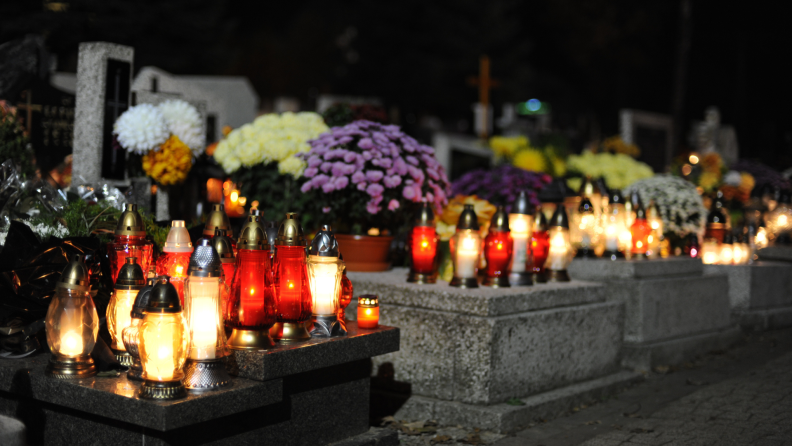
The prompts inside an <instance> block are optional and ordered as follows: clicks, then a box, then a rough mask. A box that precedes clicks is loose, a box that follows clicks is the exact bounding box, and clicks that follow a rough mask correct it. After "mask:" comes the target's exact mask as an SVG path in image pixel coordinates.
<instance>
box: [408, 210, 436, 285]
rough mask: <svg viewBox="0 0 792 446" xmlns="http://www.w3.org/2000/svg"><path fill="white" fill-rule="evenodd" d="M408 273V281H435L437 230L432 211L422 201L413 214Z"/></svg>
mask: <svg viewBox="0 0 792 446" xmlns="http://www.w3.org/2000/svg"><path fill="white" fill-rule="evenodd" d="M409 247H410V275H409V276H408V277H407V281H408V282H413V283H435V282H436V281H437V263H436V262H435V259H436V257H437V231H436V230H435V220H434V212H432V208H431V207H430V206H429V203H427V202H425V201H424V202H423V203H422V204H421V208H420V209H419V210H418V212H417V213H416V214H415V219H414V221H413V228H412V231H411V232H410V241H409Z"/></svg>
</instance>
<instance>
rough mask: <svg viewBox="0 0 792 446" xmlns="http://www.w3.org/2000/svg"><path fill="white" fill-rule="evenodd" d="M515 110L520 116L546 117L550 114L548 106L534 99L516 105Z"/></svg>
mask: <svg viewBox="0 0 792 446" xmlns="http://www.w3.org/2000/svg"><path fill="white" fill-rule="evenodd" d="M515 110H516V111H517V114H520V115H546V114H548V113H550V104H548V103H547V102H542V101H540V100H539V99H535V98H534V99H529V100H527V101H525V102H519V103H517V105H516V106H515Z"/></svg>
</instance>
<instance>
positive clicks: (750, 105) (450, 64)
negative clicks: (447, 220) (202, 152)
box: [0, 0, 792, 168]
mask: <svg viewBox="0 0 792 446" xmlns="http://www.w3.org/2000/svg"><path fill="white" fill-rule="evenodd" d="M64 3H65V4H66V5H65V6H66V10H65V11H62V12H52V11H50V10H49V9H53V8H45V7H44V6H43V5H42V1H41V0H38V1H29V0H13V1H4V2H0V42H5V41H8V40H11V39H14V38H19V37H22V36H24V35H25V34H27V33H38V34H42V35H44V36H45V37H46V42H47V45H48V49H49V51H51V52H52V53H53V54H55V55H57V61H58V70H59V71H76V59H77V45H78V43H79V42H81V41H90V40H105V41H111V42H116V43H121V44H127V45H133V46H135V64H136V67H137V68H140V67H142V66H146V65H155V66H158V67H160V68H163V69H165V70H167V71H170V72H173V73H176V74H225V75H244V76H247V77H249V78H250V80H251V81H252V82H253V85H254V86H255V88H256V89H257V91H258V92H259V94H260V95H261V97H262V99H263V100H265V101H267V100H270V101H271V100H272V99H273V98H274V97H276V96H293V97H297V98H299V99H300V101H301V103H302V105H303V108H307V109H311V108H312V107H313V105H314V101H315V99H316V97H317V96H318V95H319V94H321V93H333V94H352V95H367V96H377V97H380V98H382V100H383V101H384V102H385V104H386V106H388V107H391V106H396V107H398V108H399V110H400V116H401V119H402V124H404V125H406V126H407V128H408V130H409V129H410V127H414V126H415V125H417V124H415V123H418V122H420V118H421V117H424V116H429V115H431V116H437V117H439V118H440V119H441V120H442V122H443V124H444V125H445V126H446V127H447V128H449V129H454V128H456V126H457V124H458V123H459V121H460V120H468V121H470V120H471V118H472V117H471V113H470V104H471V103H473V102H475V101H476V99H477V91H476V89H475V88H473V87H470V86H468V85H467V84H466V78H467V77H468V76H472V75H476V74H477V70H478V58H479V56H480V55H481V54H488V55H489V56H490V58H491V61H492V69H493V76H494V77H496V78H498V79H499V80H500V82H501V86H500V88H498V89H496V90H495V91H493V93H492V99H493V102H494V104H495V106H496V110H499V107H500V104H502V103H503V102H518V101H525V100H527V99H530V98H534V97H535V98H539V99H541V100H543V101H548V102H549V103H550V104H551V105H552V107H553V113H554V115H553V121H554V124H555V125H556V126H557V127H558V129H559V130H560V131H565V132H567V133H568V134H577V135H578V136H577V138H576V139H574V142H575V144H576V145H575V146H574V147H572V149H573V150H578V151H579V150H580V149H581V148H582V145H583V143H585V142H586V139H587V138H588V137H590V136H592V135H596V134H597V133H599V135H600V136H603V137H604V136H609V135H611V134H615V133H617V132H618V110H619V109H621V108H635V109H641V110H647V111H654V112H660V113H666V114H671V112H672V98H673V94H674V91H675V82H674V79H675V70H676V69H677V48H678V43H679V23H680V1H679V0H668V1H660V0H657V1H635V0H632V1H628V0H552V1H551V0H546V1H512V0H497V1H495V0H491V1H470V0H453V1H452V0H439V1H417V0H403V1H399V2H384V1H383V2H371V1H368V2H364V1H347V2H331V1H326V0H325V1H305V2H262V1H251V0H227V1H222V0H176V1H156V0H146V1H142V0H76V1H66V2H64ZM760 3H761V2H760ZM691 4H692V15H691V17H692V20H691V39H690V52H689V57H688V68H687V73H688V75H687V78H686V94H685V97H684V107H683V116H682V117H683V123H684V125H685V131H686V130H687V128H688V127H689V124H690V122H691V120H693V119H701V117H702V116H703V112H704V109H705V108H706V107H707V106H709V105H716V106H718V107H719V108H720V110H721V116H722V122H724V123H726V124H731V125H734V126H735V127H736V130H737V136H738V140H739V143H740V152H741V155H742V157H744V158H752V159H758V160H762V161H764V162H765V163H768V164H771V165H773V166H774V167H776V168H786V167H789V166H792V127H791V126H790V125H789V123H790V122H792V111H791V110H790V107H789V105H788V104H789V103H790V99H791V98H790V94H789V93H790V91H789V87H788V85H789V82H790V79H792V68H790V66H792V64H789V63H788V61H787V60H786V59H787V57H788V56H787V53H788V51H787V49H788V47H789V42H790V41H792V28H790V27H789V26H788V25H787V23H786V17H787V14H785V12H786V11H780V10H773V9H771V8H766V7H765V8H763V7H762V6H761V5H760V4H754V3H750V4H747V3H738V2H719V1H715V0H691ZM770 4H772V3H767V5H770ZM684 142H685V141H683V143H684ZM685 149H686V147H684V146H681V147H679V151H683V150H685Z"/></svg>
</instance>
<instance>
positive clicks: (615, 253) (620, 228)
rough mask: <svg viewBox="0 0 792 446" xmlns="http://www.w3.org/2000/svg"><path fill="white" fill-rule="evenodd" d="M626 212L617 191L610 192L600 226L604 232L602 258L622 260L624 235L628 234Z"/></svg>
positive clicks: (622, 199)
mask: <svg viewBox="0 0 792 446" xmlns="http://www.w3.org/2000/svg"><path fill="white" fill-rule="evenodd" d="M626 214H627V211H626V210H625V208H624V198H622V196H621V194H620V193H619V191H618V190H614V191H613V192H611V194H610V196H609V197H608V207H607V209H606V210H605V213H604V214H603V216H602V226H603V229H604V232H605V252H604V253H603V255H602V257H603V258H606V259H611V260H616V259H623V258H624V250H625V247H626V246H625V244H624V240H625V237H624V235H623V234H624V233H625V232H627V233H629V229H628V228H627V219H626Z"/></svg>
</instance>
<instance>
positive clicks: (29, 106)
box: [17, 90, 41, 136]
mask: <svg viewBox="0 0 792 446" xmlns="http://www.w3.org/2000/svg"><path fill="white" fill-rule="evenodd" d="M22 98H23V99H27V102H26V103H23V104H17V108H18V109H21V110H27V119H26V120H25V127H26V129H25V133H26V134H27V136H30V131H31V130H32V128H33V112H34V111H37V112H40V111H41V105H40V104H38V105H37V104H33V103H32V101H33V92H32V91H31V90H25V91H23V92H22Z"/></svg>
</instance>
